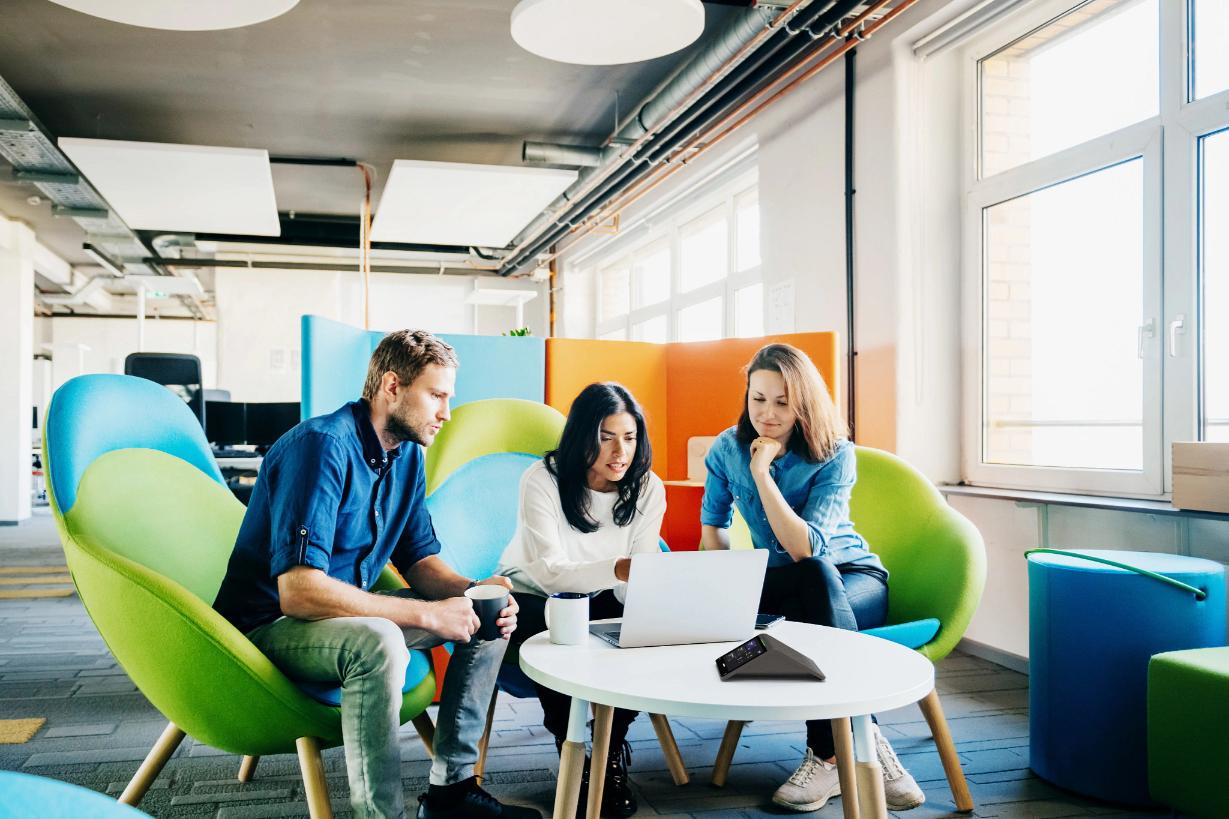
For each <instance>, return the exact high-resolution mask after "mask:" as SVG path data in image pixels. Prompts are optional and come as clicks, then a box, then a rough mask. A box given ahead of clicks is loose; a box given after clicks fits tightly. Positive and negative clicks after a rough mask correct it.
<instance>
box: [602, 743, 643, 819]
mask: <svg viewBox="0 0 1229 819" xmlns="http://www.w3.org/2000/svg"><path fill="white" fill-rule="evenodd" d="M611 750H612V752H613V753H612V754H611V755H610V758H609V759H608V760H607V763H606V784H605V787H603V788H602V816H615V817H620V819H623V817H627V816H631V815H632V814H633V813H635V812H636V811H637V810H638V809H639V807H640V806H639V805H638V804H636V797H635V796H633V795H632V789H631V783H630V781H629V780H628V778H627V766H628V765H630V764H631V762H632V746H631V745H629V744H628V743H627V740H623V741H622V742H621V743H620V745H619V747H618V750H615V749H613V748H612V749H611Z"/></svg>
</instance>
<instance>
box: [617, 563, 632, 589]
mask: <svg viewBox="0 0 1229 819" xmlns="http://www.w3.org/2000/svg"><path fill="white" fill-rule="evenodd" d="M631 573H632V559H631V558H630V557H621V558H619V559H618V560H616V561H615V565H614V576H615V580H618V581H620V582H623V583H626V582H627V578H628V577H630V576H631Z"/></svg>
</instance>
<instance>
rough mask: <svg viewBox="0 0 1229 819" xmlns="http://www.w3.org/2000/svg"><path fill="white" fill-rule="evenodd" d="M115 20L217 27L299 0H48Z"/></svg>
mask: <svg viewBox="0 0 1229 819" xmlns="http://www.w3.org/2000/svg"><path fill="white" fill-rule="evenodd" d="M51 2H53V3H58V4H59V5H61V6H64V7H65V8H70V9H72V10H73V11H80V12H83V13H85V14H89V15H92V16H94V17H101V18H102V19H104V20H110V21H112V22H114V23H126V24H127V25H130V26H142V27H144V28H161V29H168V30H170V31H216V30H218V29H224V28H239V27H241V26H250V25H252V24H254V23H263V22H264V21H265V20H271V19H273V18H274V17H277V16H279V15H282V14H285V13H286V12H288V11H290V10H291V9H292V8H294V7H295V6H296V5H298V2H299V0H208V2H202V0H51Z"/></svg>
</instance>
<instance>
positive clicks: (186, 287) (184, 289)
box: [124, 275, 205, 296]
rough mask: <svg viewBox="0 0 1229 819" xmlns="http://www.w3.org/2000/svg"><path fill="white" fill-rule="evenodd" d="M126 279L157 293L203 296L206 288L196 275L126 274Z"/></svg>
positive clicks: (131, 283)
mask: <svg viewBox="0 0 1229 819" xmlns="http://www.w3.org/2000/svg"><path fill="white" fill-rule="evenodd" d="M124 281H125V282H127V283H128V284H130V285H132V286H133V288H138V287H144V288H145V289H146V290H150V291H153V292H155V293H164V294H166V295H168V296H203V295H205V290H204V288H202V287H201V283H200V282H199V281H198V280H197V278H196V276H191V275H188V276H125V277H124Z"/></svg>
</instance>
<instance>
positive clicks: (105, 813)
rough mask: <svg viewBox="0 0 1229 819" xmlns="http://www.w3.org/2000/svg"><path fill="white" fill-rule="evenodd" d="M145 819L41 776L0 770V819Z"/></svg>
mask: <svg viewBox="0 0 1229 819" xmlns="http://www.w3.org/2000/svg"><path fill="white" fill-rule="evenodd" d="M33 816H37V817H39V819H80V817H90V819H147V817H148V816H149V814H148V813H142V812H141V811H139V810H137V809H136V808H130V807H128V806H127V805H121V804H120V803H119V802H116V801H115V800H114V799H112V798H111V797H109V796H107V795H106V794H101V793H97V792H95V791H92V790H89V789H88V788H82V787H80V786H77V785H72V784H69V783H68V782H60V781H59V780H56V779H46V778H44V777H41V776H31V775H30V774H23V773H14V772H12V771H0V819H30V817H33Z"/></svg>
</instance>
